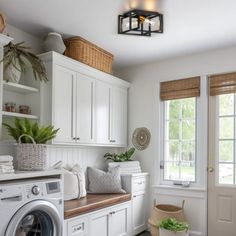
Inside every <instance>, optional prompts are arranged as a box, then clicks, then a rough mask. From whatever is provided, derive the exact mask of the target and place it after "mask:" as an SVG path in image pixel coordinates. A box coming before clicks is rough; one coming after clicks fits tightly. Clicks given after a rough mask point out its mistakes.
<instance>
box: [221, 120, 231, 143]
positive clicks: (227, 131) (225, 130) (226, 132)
mask: <svg viewBox="0 0 236 236" xmlns="http://www.w3.org/2000/svg"><path fill="white" fill-rule="evenodd" d="M219 128H220V139H233V138H234V118H233V117H223V118H222V117H221V118H219Z"/></svg>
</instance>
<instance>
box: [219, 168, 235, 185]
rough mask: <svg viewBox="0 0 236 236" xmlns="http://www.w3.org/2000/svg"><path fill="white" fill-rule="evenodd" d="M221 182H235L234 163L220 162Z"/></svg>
mask: <svg viewBox="0 0 236 236" xmlns="http://www.w3.org/2000/svg"><path fill="white" fill-rule="evenodd" d="M219 183H220V184H234V165H233V164H219Z"/></svg>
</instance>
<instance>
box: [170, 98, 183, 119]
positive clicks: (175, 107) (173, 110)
mask: <svg viewBox="0 0 236 236" xmlns="http://www.w3.org/2000/svg"><path fill="white" fill-rule="evenodd" d="M168 103H169V106H168V107H169V109H168V110H169V114H167V115H169V119H170V120H178V119H179V117H180V111H181V109H180V106H181V101H180V100H172V101H169V102H168Z"/></svg>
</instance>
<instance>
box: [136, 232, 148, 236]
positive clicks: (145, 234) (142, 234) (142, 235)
mask: <svg viewBox="0 0 236 236" xmlns="http://www.w3.org/2000/svg"><path fill="white" fill-rule="evenodd" d="M137 236H151V234H150V233H149V232H148V231H145V232H143V233H141V234H139V235H137Z"/></svg>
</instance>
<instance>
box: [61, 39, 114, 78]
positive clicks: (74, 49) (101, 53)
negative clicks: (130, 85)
mask: <svg viewBox="0 0 236 236" xmlns="http://www.w3.org/2000/svg"><path fill="white" fill-rule="evenodd" d="M64 42H65V45H66V51H65V55H66V56H68V57H71V58H73V59H75V60H77V61H80V62H82V63H84V64H86V65H89V66H91V67H94V68H96V69H98V70H101V71H104V72H106V73H110V74H111V73H112V62H113V55H112V54H111V53H109V52H107V51H105V50H104V49H102V48H100V47H98V46H96V45H95V44H93V43H90V42H89V41H87V40H85V39H83V38H81V37H79V36H77V37H73V38H68V39H65V40H64Z"/></svg>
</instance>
